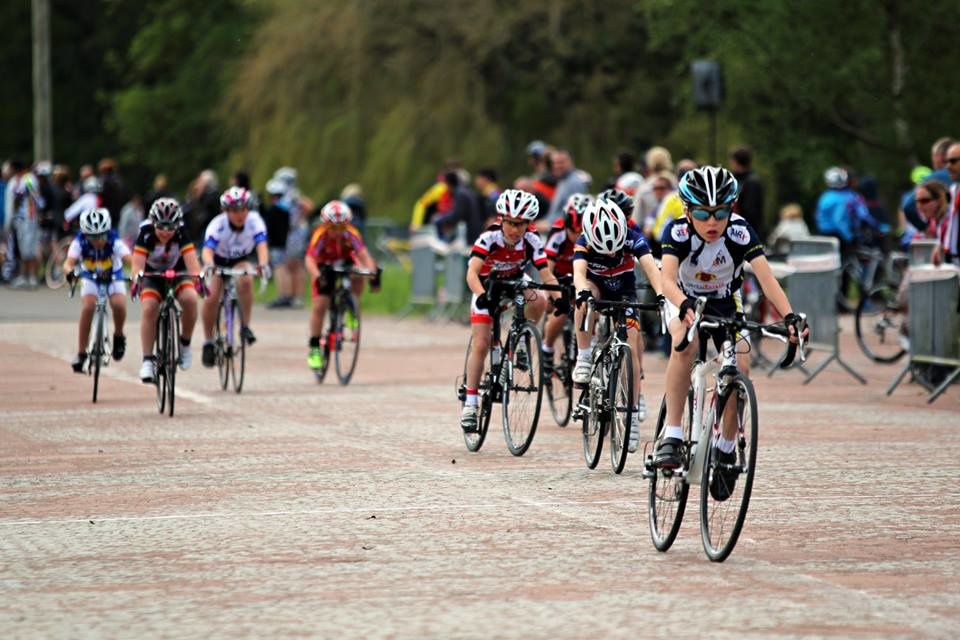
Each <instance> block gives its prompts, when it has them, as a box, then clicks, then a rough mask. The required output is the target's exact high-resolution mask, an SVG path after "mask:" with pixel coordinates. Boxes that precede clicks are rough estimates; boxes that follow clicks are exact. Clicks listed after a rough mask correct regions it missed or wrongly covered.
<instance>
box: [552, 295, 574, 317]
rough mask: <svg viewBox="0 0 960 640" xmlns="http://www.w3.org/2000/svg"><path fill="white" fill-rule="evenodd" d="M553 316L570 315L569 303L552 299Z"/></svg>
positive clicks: (559, 299)
mask: <svg viewBox="0 0 960 640" xmlns="http://www.w3.org/2000/svg"><path fill="white" fill-rule="evenodd" d="M553 308H554V312H553V315H555V316H562V315H565V314H568V313H570V303H569V302H567V299H566V298H562V297H561V298H554V299H553Z"/></svg>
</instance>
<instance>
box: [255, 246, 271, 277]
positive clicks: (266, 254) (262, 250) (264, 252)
mask: <svg viewBox="0 0 960 640" xmlns="http://www.w3.org/2000/svg"><path fill="white" fill-rule="evenodd" d="M257 273H258V274H259V275H260V277H261V278H263V279H264V280H269V279H270V276H271V275H273V270H272V269H271V268H270V247H269V246H268V245H267V241H266V239H264V240H262V241H261V242H258V243H257Z"/></svg>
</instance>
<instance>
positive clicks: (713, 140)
mask: <svg viewBox="0 0 960 640" xmlns="http://www.w3.org/2000/svg"><path fill="white" fill-rule="evenodd" d="M710 162H711V163H713V164H714V165H715V166H716V165H718V164H719V163H718V162H717V110H716V109H710Z"/></svg>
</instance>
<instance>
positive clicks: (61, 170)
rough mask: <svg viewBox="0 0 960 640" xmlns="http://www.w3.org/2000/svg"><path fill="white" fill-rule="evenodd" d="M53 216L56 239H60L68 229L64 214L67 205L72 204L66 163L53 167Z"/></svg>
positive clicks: (68, 171)
mask: <svg viewBox="0 0 960 640" xmlns="http://www.w3.org/2000/svg"><path fill="white" fill-rule="evenodd" d="M52 182H53V194H54V196H53V197H54V205H53V217H54V223H55V224H56V225H57V232H56V240H60V239H61V238H63V237H64V236H65V235H67V232H68V231H69V229H70V225H69V224H67V221H66V218H65V214H66V211H67V207H69V206H70V205H71V204H73V195H72V188H71V187H72V185H71V184H70V170H69V169H68V168H67V167H66V165H62V164H58V165H56V166H55V167H54V168H53V181H52Z"/></svg>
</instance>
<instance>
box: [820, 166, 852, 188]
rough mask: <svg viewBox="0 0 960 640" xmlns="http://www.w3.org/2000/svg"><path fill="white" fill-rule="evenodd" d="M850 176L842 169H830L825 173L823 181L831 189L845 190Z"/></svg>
mask: <svg viewBox="0 0 960 640" xmlns="http://www.w3.org/2000/svg"><path fill="white" fill-rule="evenodd" d="M849 179H850V176H848V175H847V172H846V171H845V170H844V169H842V168H840V167H830V168H829V169H827V170H826V171H824V172H823V180H824V182H826V183H827V186H828V187H830V188H831V189H843V188H844V187H845V186H847V182H848V181H849Z"/></svg>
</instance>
